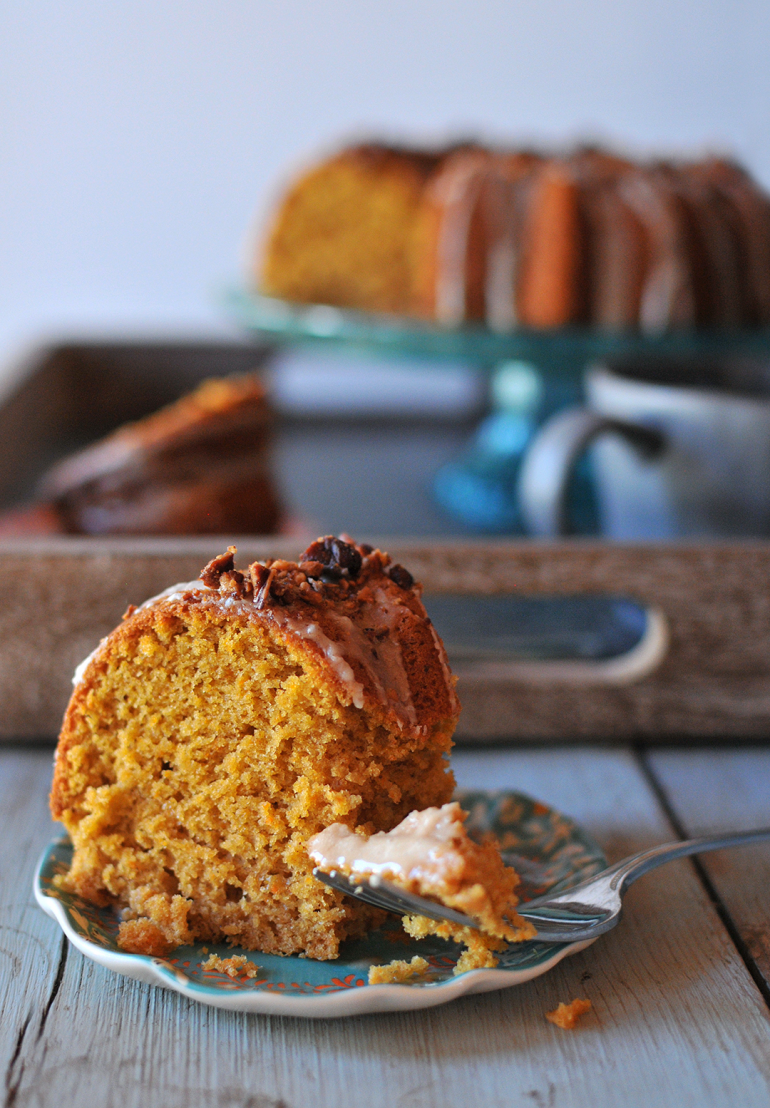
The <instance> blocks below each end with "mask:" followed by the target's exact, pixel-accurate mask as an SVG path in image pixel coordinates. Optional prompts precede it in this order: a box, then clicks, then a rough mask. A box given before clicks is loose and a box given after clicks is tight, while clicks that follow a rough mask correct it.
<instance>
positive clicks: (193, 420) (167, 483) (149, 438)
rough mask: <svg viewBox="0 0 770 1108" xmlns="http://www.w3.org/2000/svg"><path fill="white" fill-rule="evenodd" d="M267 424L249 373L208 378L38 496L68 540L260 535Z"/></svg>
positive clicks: (89, 450)
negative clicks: (117, 536)
mask: <svg viewBox="0 0 770 1108" xmlns="http://www.w3.org/2000/svg"><path fill="white" fill-rule="evenodd" d="M271 423H272V415H271V412H270V408H269V405H268V402H267V396H266V393H265V387H264V385H263V384H262V382H261V381H260V380H259V378H258V377H257V376H256V375H250V374H247V375H244V376H240V377H223V378H212V379H210V380H207V381H204V382H203V383H202V384H201V385H199V386H198V388H197V389H195V390H194V391H193V392H192V393H189V394H188V395H186V396H183V397H181V398H180V399H179V400H177V401H175V402H174V403H173V404H169V405H168V406H167V407H165V408H162V409H161V410H160V411H158V412H154V413H153V414H152V415H150V416H147V417H146V418H145V419H142V420H139V421H138V422H136V423H129V424H125V425H124V426H123V427H120V428H118V430H117V431H114V432H113V433H112V434H111V435H108V436H107V437H106V438H104V439H101V440H100V441H99V442H96V443H94V444H93V445H91V446H88V447H86V448H85V449H84V450H80V451H78V452H77V453H76V454H72V455H70V456H69V457H67V458H64V459H62V461H60V462H58V463H57V464H56V465H55V466H53V467H52V468H51V469H50V470H49V471H48V472H47V473H46V474H45V475H44V476H43V478H42V479H41V482H40V486H39V489H38V493H39V496H40V499H41V501H42V502H43V503H46V504H48V505H49V506H50V508H51V510H52V511H54V512H55V513H56V514H57V516H58V519H59V521H60V529H61V530H62V531H65V532H68V533H70V534H87V535H99V534H125V535H137V534H138V535H184V534H223V533H230V534H232V533H235V534H266V533H269V532H271V531H275V530H276V528H277V525H278V523H279V520H280V514H281V512H280V506H279V504H278V499H277V496H276V493H275V489H274V487H273V482H272V479H271V476H270V469H269V440H270V434H271Z"/></svg>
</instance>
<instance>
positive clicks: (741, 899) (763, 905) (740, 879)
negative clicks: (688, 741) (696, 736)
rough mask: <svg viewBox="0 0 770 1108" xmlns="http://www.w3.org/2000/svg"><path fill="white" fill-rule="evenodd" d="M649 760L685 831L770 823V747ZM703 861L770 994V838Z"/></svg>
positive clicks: (705, 831) (681, 753) (665, 755)
mask: <svg viewBox="0 0 770 1108" xmlns="http://www.w3.org/2000/svg"><path fill="white" fill-rule="evenodd" d="M648 762H649V766H650V768H651V770H652V772H653V774H654V775H655V777H656V778H657V780H658V782H659V784H660V786H661V788H662V789H663V791H664V793H665V795H666V797H667V799H668V802H669V803H670V805H671V807H672V809H673V811H674V813H675V815H676V817H677V819H678V820H679V822H680V823H681V826H682V829H683V831H684V833H685V834H687V835H707V834H711V833H719V832H729V831H741V830H744V829H750V828H754V827H769V826H770V749H757V748H742V749H737V750H736V749H733V750H730V749H726V748H725V749H716V750H714V749H710V750H703V751H699V752H697V753H696V752H695V751H687V750H676V751H674V750H672V751H670V752H662V751H655V752H650V753H649V755H648ZM700 864H701V865H702V866H703V869H704V870H705V872H706V873H707V875H708V877H709V880H710V881H711V883H712V885H713V887H714V890H715V891H716V893H717V895H718V896H719V898H720V900H721V901H722V903H723V904H724V906H725V908H726V910H727V912H728V913H729V915H730V917H731V919H732V921H733V923H734V925H735V927H736V929H737V931H738V933H739V934H740V936H741V938H742V940H743V942H744V943H745V944H746V949H747V952H748V954H749V955H750V956H751V958H752V959H753V961H754V964H755V966H756V969H757V972H758V973H759V974H761V977H762V979H763V981H764V983H765V986H766V988H767V994H766V995H770V843H758V844H756V845H755V846H746V847H741V848H740V849H738V850H721V851H718V852H717V853H714V854H703V855H701V858H700Z"/></svg>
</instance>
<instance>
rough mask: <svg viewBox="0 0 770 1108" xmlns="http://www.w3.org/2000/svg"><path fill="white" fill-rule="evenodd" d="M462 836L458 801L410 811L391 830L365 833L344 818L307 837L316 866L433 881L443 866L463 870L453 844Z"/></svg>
mask: <svg viewBox="0 0 770 1108" xmlns="http://www.w3.org/2000/svg"><path fill="white" fill-rule="evenodd" d="M464 835H465V831H464V828H463V822H462V810H461V808H460V805H459V804H458V803H457V802H456V801H453V802H452V803H450V804H444V805H443V807H441V808H425V809H424V810H423V811H421V812H410V814H409V815H408V816H407V817H406V819H404V820H402V821H401V823H399V824H398V826H397V827H394V828H393V830H392V831H378V832H377V833H376V834H375V835H371V836H369V837H368V838H367V837H366V836H365V835H357V834H356V833H355V832H354V831H350V830H349V829H348V828H347V827H345V825H344V824H342V823H333V824H332V825H331V827H327V828H326V829H325V830H323V831H320V832H319V833H318V834H317V835H313V837H312V838H311V839H309V840H308V853H309V854H310V857H311V858H312V859H313V861H314V862H315V864H316V865H317V866H318V867H319V869H322V870H325V871H327V872H329V871H331V870H335V869H338V870H342V871H343V872H344V873H360V874H367V875H371V876H375V877H397V878H400V879H401V880H404V881H420V880H421V881H426V880H428V881H429V880H431V879H433V880H435V879H436V878H439V877H440V876H441V875H442V874H444V875H446V874H447V871H450V870H451V871H454V872H461V871H462V867H463V858H462V856H461V855H460V853H459V852H458V850H457V844H458V842H460V841H461V840H462V838H463V837H464Z"/></svg>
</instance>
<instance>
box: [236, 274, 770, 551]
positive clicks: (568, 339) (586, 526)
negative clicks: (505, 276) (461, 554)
mask: <svg viewBox="0 0 770 1108" xmlns="http://www.w3.org/2000/svg"><path fill="white" fill-rule="evenodd" d="M225 306H226V308H227V310H228V312H229V314H230V315H231V316H232V317H233V318H234V319H235V320H236V321H237V322H238V324H239V325H240V326H241V327H242V328H244V329H245V330H246V331H247V332H249V333H250V334H252V335H254V336H255V337H258V338H259V339H261V340H265V339H268V340H269V341H271V342H273V343H276V344H280V345H289V344H303V345H307V344H311V345H315V346H321V347H331V348H338V349H340V348H341V349H346V350H348V351H358V352H360V353H361V354H365V355H367V356H368V357H371V356H372V355H376V356H380V357H383V358H392V359H405V358H410V359H415V358H418V359H420V360H422V361H423V362H424V363H425V364H426V365H430V363H431V362H433V363H436V364H438V363H443V364H446V363H447V362H457V363H461V364H465V365H468V366H474V367H479V368H482V369H483V370H484V371H485V372H487V373H489V375H490V397H491V406H492V410H491V413H490V414H489V415H488V416H487V417H486V418H485V419H484V420H483V421H482V423H481V424H480V426H479V427H478V429H477V431H476V434H475V436H474V439H473V441H472V443H471V444H470V445H469V447H468V449H467V451H466V452H465V454H464V455H463V456H462V457H461V458H459V459H458V460H457V461H456V462H452V463H450V464H449V465H446V466H444V467H443V468H442V469H441V470H440V471H439V473H438V474H437V475H436V480H435V483H434V493H435V495H436V498H437V499H438V501H439V503H440V504H441V505H442V507H443V508H444V509H445V510H446V511H448V512H449V513H450V514H451V515H452V516H454V517H455V518H456V519H460V520H461V521H462V522H463V523H464V524H466V525H467V526H468V527H469V529H471V530H475V531H482V532H486V533H498V534H523V533H525V528H524V525H523V522H522V519H521V513H520V510H519V504H518V496H517V483H518V477H519V470H520V467H521V462H522V458H523V457H524V454H525V453H526V450H527V447H528V446H529V443H530V442H531V440H532V438H533V436H534V435H535V433H536V431H537V429H538V427H539V426H540V425H541V424H542V423H543V422H544V421H545V420H546V419H547V418H549V416H551V415H552V414H554V413H555V412H557V411H559V410H561V409H563V408H565V407H569V406H572V405H576V404H580V403H582V402H583V399H584V397H583V378H584V374H585V371H586V369H587V368H588V367H589V366H590V365H592V364H594V363H596V362H612V363H613V364H615V365H618V364H624V363H634V362H637V363H638V362H642V361H644V362H646V363H650V362H652V361H681V362H687V363H690V364H691V365H692V366H693V374H694V375H695V371H696V368H697V366H698V364H699V363H703V362H706V361H708V362H712V363H713V362H717V361H719V360H724V359H727V358H736V357H742V358H761V359H769V360H770V329H755V330H739V331H738V330H736V331H730V330H721V331H678V332H670V333H665V334H656V335H647V334H640V333H636V332H602V331H597V330H589V329H587V328H579V327H572V328H563V329H559V330H549V331H533V330H525V329H521V330H516V331H510V332H506V333H500V332H496V331H492V330H490V329H489V328H487V327H484V326H480V325H468V326H464V327H459V328H445V327H438V326H436V325H434V324H430V323H422V322H419V321H416V320H407V319H404V318H402V317H392V316H385V315H367V314H364V313H361V312H354V311H348V310H343V309H339V308H333V307H329V306H326V305H320V304H311V305H308V304H290V303H288V302H286V301H283V300H277V299H274V298H271V297H265V296H260V295H258V294H256V293H253V292H248V291H244V290H240V289H239V290H233V291H231V292H229V293H228V294H227V295H226V297H225ZM678 381H679V383H687V376H686V371H685V373H684V374H682V373H680V374H679V375H678ZM693 383H695V381H693ZM572 491H573V495H572V497H571V503H572V519H571V530H572V531H573V532H574V533H576V534H597V533H598V532H599V522H598V514H597V508H596V503H595V497H594V493H593V485H592V480H591V472H590V459H589V458H588V457H585V458H583V459H581V461H580V463H579V464H578V467H577V469H576V472H575V476H574V487H573V490H572Z"/></svg>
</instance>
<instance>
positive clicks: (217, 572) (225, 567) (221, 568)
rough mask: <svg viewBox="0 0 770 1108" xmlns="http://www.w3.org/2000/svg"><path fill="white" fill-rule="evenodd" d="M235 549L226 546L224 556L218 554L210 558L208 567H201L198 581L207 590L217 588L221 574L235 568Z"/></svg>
mask: <svg viewBox="0 0 770 1108" xmlns="http://www.w3.org/2000/svg"><path fill="white" fill-rule="evenodd" d="M236 550H237V547H235V546H228V548H227V550H226V551H225V553H224V554H218V555H217V556H216V558H212V559H211V561H210V562H209V563H208V565H206V566H204V567H203V570H202V571H201V575H200V579H201V581H202V582H203V584H204V585H206V587H207V588H209V589H218V588H219V579H220V577H221V576H222V574H223V573H227V572H228V571H229V570H231V569H233V568H234V566H235V552H236Z"/></svg>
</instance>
